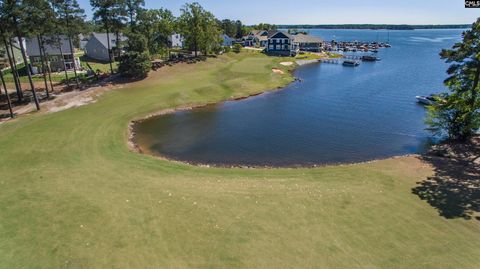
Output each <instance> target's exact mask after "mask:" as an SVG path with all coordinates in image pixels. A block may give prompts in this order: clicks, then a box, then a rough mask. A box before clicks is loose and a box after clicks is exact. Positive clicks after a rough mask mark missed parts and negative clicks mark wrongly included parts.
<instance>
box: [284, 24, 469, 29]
mask: <svg viewBox="0 0 480 269" xmlns="http://www.w3.org/2000/svg"><path fill="white" fill-rule="evenodd" d="M470 26H471V25H470V24H445V25H440V24H438V25H437V24H425V25H409V24H317V25H314V24H285V25H277V27H278V28H280V29H348V30H355V29H361V30H420V29H464V28H469V27H470Z"/></svg>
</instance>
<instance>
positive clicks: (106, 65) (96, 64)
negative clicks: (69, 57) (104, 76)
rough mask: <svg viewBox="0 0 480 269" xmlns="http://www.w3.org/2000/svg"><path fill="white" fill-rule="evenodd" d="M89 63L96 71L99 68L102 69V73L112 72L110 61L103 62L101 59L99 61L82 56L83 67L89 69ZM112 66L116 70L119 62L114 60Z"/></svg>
mask: <svg viewBox="0 0 480 269" xmlns="http://www.w3.org/2000/svg"><path fill="white" fill-rule="evenodd" d="M87 63H88V64H89V65H90V67H91V68H92V69H93V71H95V72H96V71H97V70H100V72H102V73H110V63H108V62H101V61H97V60H94V59H91V58H88V57H86V56H81V57H80V64H81V65H82V67H83V68H84V69H85V70H87V69H89V68H88V65H87ZM112 67H113V70H114V71H116V70H117V68H118V62H113V63H112Z"/></svg>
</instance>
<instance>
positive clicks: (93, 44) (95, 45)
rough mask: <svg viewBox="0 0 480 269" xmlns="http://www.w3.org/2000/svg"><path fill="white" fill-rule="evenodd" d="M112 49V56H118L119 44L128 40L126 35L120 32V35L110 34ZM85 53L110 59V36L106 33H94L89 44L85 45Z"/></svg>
mask: <svg viewBox="0 0 480 269" xmlns="http://www.w3.org/2000/svg"><path fill="white" fill-rule="evenodd" d="M109 36H110V49H111V53H113V54H112V57H118V56H119V54H120V52H119V50H116V48H117V47H118V45H119V44H120V43H121V42H125V41H127V40H128V38H127V37H126V36H124V35H123V34H120V35H119V37H118V42H117V36H116V35H115V34H110V35H109ZM85 55H86V56H87V57H88V58H91V59H94V60H98V61H103V62H107V61H109V60H110V57H109V51H108V38H107V34H106V33H92V35H91V36H90V39H89V40H88V42H87V44H86V45H85Z"/></svg>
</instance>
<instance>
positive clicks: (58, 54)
mask: <svg viewBox="0 0 480 269" xmlns="http://www.w3.org/2000/svg"><path fill="white" fill-rule="evenodd" d="M43 47H44V51H45V56H47V57H48V59H49V62H50V70H51V71H54V72H59V71H63V70H65V68H66V69H67V70H69V69H73V67H74V65H75V68H77V69H80V59H79V58H78V57H75V60H73V58H72V50H71V49H70V48H72V49H73V45H72V46H70V43H69V40H68V37H67V36H64V35H61V36H58V37H56V36H46V37H43ZM26 53H27V55H28V57H29V60H30V63H31V64H32V66H33V67H35V68H33V71H37V72H41V71H42V59H41V56H40V46H39V44H38V39H37V37H30V38H27V39H26ZM62 58H63V60H62ZM64 61H65V65H64Z"/></svg>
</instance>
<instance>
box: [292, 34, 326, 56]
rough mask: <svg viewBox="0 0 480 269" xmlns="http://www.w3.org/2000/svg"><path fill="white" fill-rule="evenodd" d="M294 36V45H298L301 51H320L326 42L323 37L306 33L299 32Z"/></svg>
mask: <svg viewBox="0 0 480 269" xmlns="http://www.w3.org/2000/svg"><path fill="white" fill-rule="evenodd" d="M292 36H293V43H294V46H295V47H298V49H299V50H300V51H311V52H320V51H321V50H322V47H323V43H324V42H323V40H322V39H321V38H318V37H315V36H312V35H308V34H304V33H297V34H293V35H292Z"/></svg>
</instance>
